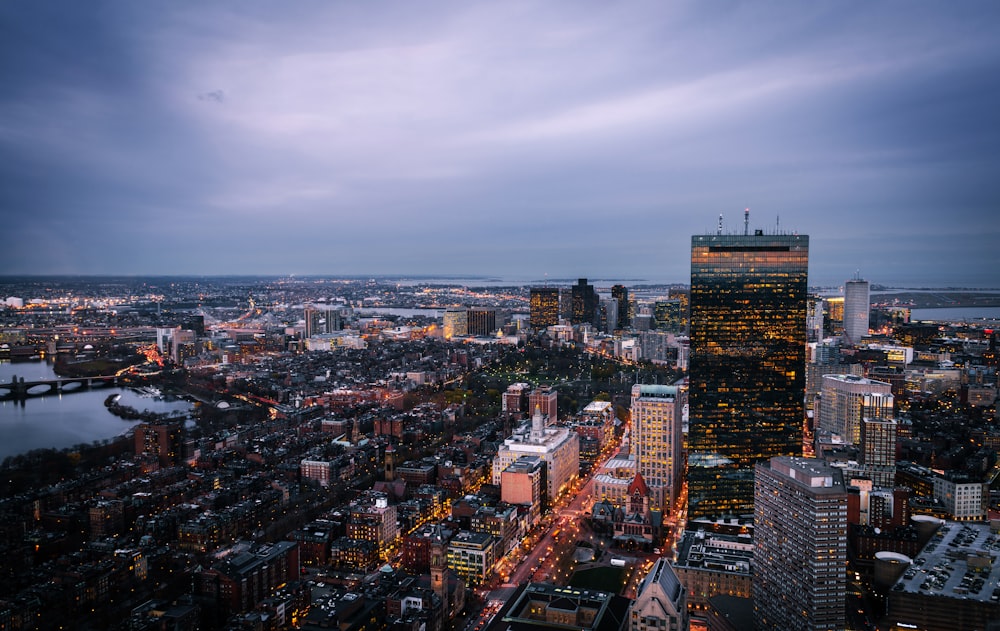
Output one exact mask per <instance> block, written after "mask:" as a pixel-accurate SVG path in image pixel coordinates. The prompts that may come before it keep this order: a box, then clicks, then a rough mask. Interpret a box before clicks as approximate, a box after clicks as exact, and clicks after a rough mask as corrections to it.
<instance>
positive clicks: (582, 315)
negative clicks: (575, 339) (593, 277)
mask: <svg viewBox="0 0 1000 631" xmlns="http://www.w3.org/2000/svg"><path fill="white" fill-rule="evenodd" d="M570 293H571V295H572V296H573V311H572V314H571V315H570V323H571V324H593V325H594V326H597V304H598V301H597V292H596V291H594V286H593V285H589V284H587V279H586V278H581V279H579V280H578V281H577V283H576V284H575V285H573V286H572V288H571V289H570Z"/></svg>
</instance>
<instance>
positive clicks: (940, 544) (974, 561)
mask: <svg viewBox="0 0 1000 631" xmlns="http://www.w3.org/2000/svg"><path fill="white" fill-rule="evenodd" d="M998 557H1000V534H996V533H993V532H991V530H990V527H989V525H987V524H970V523H956V522H946V523H945V525H943V526H942V527H941V528H940V529H939V530H938V531H937V533H935V535H934V537H933V538H932V539H931V540H930V542H928V544H927V545H926V546H925V547H924V549H923V550H922V551H921V552H920V554H919V555H918V556H917V558H916V559H914V560H913V564H912V565H911V566H910V568H909V569H907V570H906V572H905V573H904V574H903V576H902V578H900V579H899V580H898V581H897V582H896V584H895V585H893V587H892V589H893V591H897V592H898V591H906V592H911V593H922V594H925V595H934V596H941V597H945V598H961V599H963V600H978V601H981V602H985V603H990V602H993V603H998V602H1000V563H998V562H997V559H998Z"/></svg>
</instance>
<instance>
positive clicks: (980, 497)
mask: <svg viewBox="0 0 1000 631" xmlns="http://www.w3.org/2000/svg"><path fill="white" fill-rule="evenodd" d="M934 497H936V498H937V499H938V500H939V501H940V502H941V503H942V504H944V507H945V510H947V511H948V512H949V513H950V514H951V516H952V518H953V519H955V521H982V520H984V519H986V509H987V505H988V502H989V498H990V488H989V485H988V484H984V483H982V482H954V481H952V480H949V479H948V478H945V477H941V476H936V477H935V478H934Z"/></svg>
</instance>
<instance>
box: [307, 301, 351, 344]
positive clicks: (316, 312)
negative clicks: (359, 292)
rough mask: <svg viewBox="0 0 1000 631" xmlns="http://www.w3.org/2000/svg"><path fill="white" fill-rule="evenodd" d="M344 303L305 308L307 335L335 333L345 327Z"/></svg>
mask: <svg viewBox="0 0 1000 631" xmlns="http://www.w3.org/2000/svg"><path fill="white" fill-rule="evenodd" d="M342 308H343V305H312V306H309V307H306V308H305V309H304V310H303V315H304V316H305V322H306V330H305V336H306V337H307V338H308V337H312V336H314V335H321V334H323V333H333V332H334V331H339V330H341V329H343V328H344V322H343V313H342V311H341V310H342Z"/></svg>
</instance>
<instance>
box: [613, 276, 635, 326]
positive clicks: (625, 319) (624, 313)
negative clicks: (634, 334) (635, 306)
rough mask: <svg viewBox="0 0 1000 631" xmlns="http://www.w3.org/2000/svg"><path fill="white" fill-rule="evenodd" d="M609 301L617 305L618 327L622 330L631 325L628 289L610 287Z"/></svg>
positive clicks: (619, 286)
mask: <svg viewBox="0 0 1000 631" xmlns="http://www.w3.org/2000/svg"><path fill="white" fill-rule="evenodd" d="M611 299H612V300H614V301H615V302H617V303H618V327H619V328H622V329H624V328H625V327H627V326H629V325H630V324H632V321H631V319H630V318H629V312H628V287H626V286H625V285H612V286H611Z"/></svg>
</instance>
